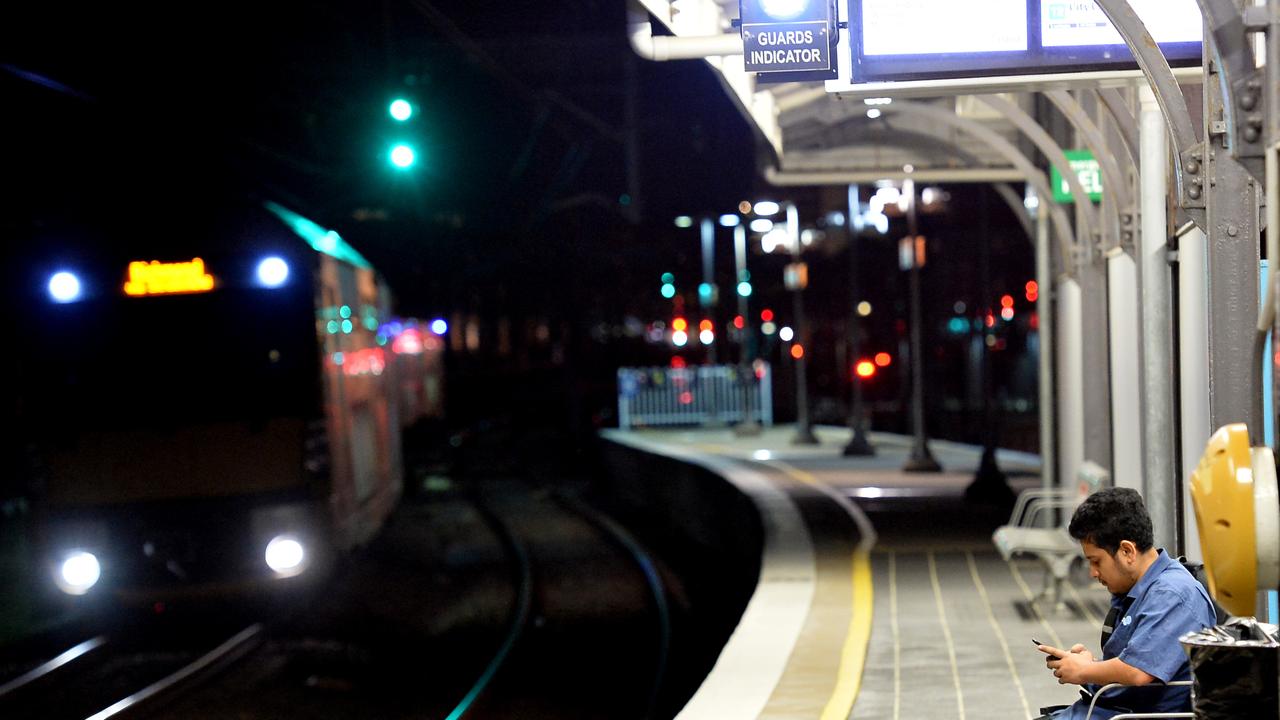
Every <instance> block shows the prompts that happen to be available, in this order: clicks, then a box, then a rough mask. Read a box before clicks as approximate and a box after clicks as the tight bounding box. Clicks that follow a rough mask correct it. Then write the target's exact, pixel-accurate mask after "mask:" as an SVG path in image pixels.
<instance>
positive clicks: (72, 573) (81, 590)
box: [57, 550, 102, 595]
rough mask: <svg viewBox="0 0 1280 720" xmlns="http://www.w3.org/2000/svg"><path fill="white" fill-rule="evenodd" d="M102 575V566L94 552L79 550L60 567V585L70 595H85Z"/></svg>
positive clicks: (58, 578) (69, 556)
mask: <svg viewBox="0 0 1280 720" xmlns="http://www.w3.org/2000/svg"><path fill="white" fill-rule="evenodd" d="M100 577H102V566H101V565H100V564H99V563H98V558H96V557H94V555H93V553H91V552H85V551H83V550H77V551H75V552H73V553H71V554H70V555H68V556H67V558H66V559H65V560H63V561H62V565H61V566H60V567H59V568H58V577H57V580H58V583H57V584H58V587H59V588H60V589H61V590H62V591H63V592H65V593H67V594H68V595H83V594H85V593H86V592H89V588H91V587H93V586H94V585H95V584H97V582H98V578H100Z"/></svg>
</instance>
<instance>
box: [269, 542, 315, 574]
mask: <svg viewBox="0 0 1280 720" xmlns="http://www.w3.org/2000/svg"><path fill="white" fill-rule="evenodd" d="M306 560H307V553H306V550H305V549H304V548H303V547H302V543H301V542H298V540H297V539H296V538H294V537H291V536H289V535H277V536H275V537H273V538H271V542H269V543H267V552H266V561H267V567H269V568H271V571H272V572H274V573H275V574H277V575H279V576H281V577H289V576H291V575H297V574H298V573H301V572H302V571H303V570H305V569H306Z"/></svg>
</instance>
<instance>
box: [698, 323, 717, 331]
mask: <svg viewBox="0 0 1280 720" xmlns="http://www.w3.org/2000/svg"><path fill="white" fill-rule="evenodd" d="M712 329H714V328H713V327H712V324H711V321H710V320H703V321H702V322H700V323H698V331H699V332H707V331H708V330H712Z"/></svg>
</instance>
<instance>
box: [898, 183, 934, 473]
mask: <svg viewBox="0 0 1280 720" xmlns="http://www.w3.org/2000/svg"><path fill="white" fill-rule="evenodd" d="M902 192H903V193H905V194H906V195H907V236H908V238H909V241H910V242H911V245H912V248H911V255H912V257H911V425H912V428H911V429H912V432H913V434H914V442H913V443H912V445H911V454H910V455H909V456H908V457H907V462H906V463H905V464H903V466H902V469H903V470H904V471H906V472H941V470H942V466H941V465H939V464H938V461H937V460H935V459H934V457H933V453H931V452H929V436H928V434H927V432H926V431H925V426H924V358H923V357H922V356H921V353H922V352H923V345H924V342H923V339H922V335H923V333H922V332H921V327H920V326H921V323H922V322H923V321H922V319H921V318H922V316H923V313H922V312H921V308H920V305H921V300H920V258H919V257H918V253H917V252H916V247H915V244H916V238H917V237H919V234H920V228H919V222H918V219H917V217H916V184H915V181H913V180H907V181H906V182H904V183H903V184H902Z"/></svg>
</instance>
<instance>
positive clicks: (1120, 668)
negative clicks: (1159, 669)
mask: <svg viewBox="0 0 1280 720" xmlns="http://www.w3.org/2000/svg"><path fill="white" fill-rule="evenodd" d="M1082 675H1083V676H1084V678H1083V679H1084V681H1085V682H1086V683H1093V684H1095V685H1109V684H1111V683H1121V684H1124V685H1149V684H1151V683H1153V682H1155V681H1156V679H1155V678H1154V677H1152V676H1151V675H1149V674H1148V673H1146V672H1144V671H1142V670H1139V669H1138V668H1136V667H1134V666H1132V665H1129V664H1128V663H1125V662H1124V661H1122V660H1121V659H1120V658H1111V659H1110V660H1100V661H1098V662H1093V663H1089V665H1088V666H1087V667H1086V668H1084V670H1083V672H1082Z"/></svg>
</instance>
